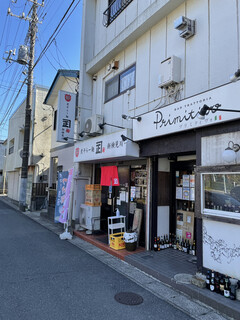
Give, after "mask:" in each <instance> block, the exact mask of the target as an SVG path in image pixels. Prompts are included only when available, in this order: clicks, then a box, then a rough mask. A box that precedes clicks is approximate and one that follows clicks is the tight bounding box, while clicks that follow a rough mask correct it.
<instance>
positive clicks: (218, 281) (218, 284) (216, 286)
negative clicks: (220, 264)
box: [215, 272, 220, 293]
mask: <svg viewBox="0 0 240 320" xmlns="http://www.w3.org/2000/svg"><path fill="white" fill-rule="evenodd" d="M215 291H216V293H220V279H219V275H218V272H216V275H215Z"/></svg>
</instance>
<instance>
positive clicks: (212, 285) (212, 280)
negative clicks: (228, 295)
mask: <svg viewBox="0 0 240 320" xmlns="http://www.w3.org/2000/svg"><path fill="white" fill-rule="evenodd" d="M210 291H212V292H213V291H215V274H214V271H213V270H212V272H211V279H210Z"/></svg>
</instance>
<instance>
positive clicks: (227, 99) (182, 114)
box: [133, 81, 240, 141]
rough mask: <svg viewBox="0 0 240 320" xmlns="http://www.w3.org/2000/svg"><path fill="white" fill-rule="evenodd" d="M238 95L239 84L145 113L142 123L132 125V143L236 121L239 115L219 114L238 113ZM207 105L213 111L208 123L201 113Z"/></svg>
mask: <svg viewBox="0 0 240 320" xmlns="http://www.w3.org/2000/svg"><path fill="white" fill-rule="evenodd" d="M239 91H240V81H237V82H235V83H229V84H226V85H223V86H220V87H217V88H215V89H212V90H208V91H206V92H203V93H201V94H198V95H195V96H192V97H190V98H187V99H184V100H181V101H179V102H176V103H173V104H170V105H168V106H165V107H161V108H158V109H156V110H153V111H150V112H148V113H145V114H143V115H141V118H142V120H141V121H140V122H139V121H133V140H134V141H139V140H143V139H148V138H153V137H157V136H163V135H167V134H171V133H175V132H180V131H186V130H191V129H195V128H200V127H204V126H209V125H213V124H217V123H221V122H225V121H230V120H235V119H237V118H239V117H240V113H237V112H224V111H223V112H221V111H217V110H221V108H222V109H232V110H236V111H239ZM204 104H206V105H207V106H209V107H213V108H214V110H209V111H208V112H207V115H206V117H205V119H204V120H200V119H199V118H198V116H199V111H200V110H201V108H202V107H203V105H204Z"/></svg>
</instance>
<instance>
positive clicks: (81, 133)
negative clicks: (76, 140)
mask: <svg viewBox="0 0 240 320" xmlns="http://www.w3.org/2000/svg"><path fill="white" fill-rule="evenodd" d="M86 134H87V132H85V131H82V132H80V133H79V134H78V135H79V137H81V138H83V137H84V136H85V135H86Z"/></svg>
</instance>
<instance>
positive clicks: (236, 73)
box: [229, 69, 240, 82]
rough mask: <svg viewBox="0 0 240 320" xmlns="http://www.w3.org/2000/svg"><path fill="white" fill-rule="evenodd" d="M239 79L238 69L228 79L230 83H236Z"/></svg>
mask: <svg viewBox="0 0 240 320" xmlns="http://www.w3.org/2000/svg"><path fill="white" fill-rule="evenodd" d="M239 79H240V69H238V70H237V71H236V72H235V73H234V74H232V75H231V76H230V78H229V80H230V81H231V82H236V81H237V80H239Z"/></svg>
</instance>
